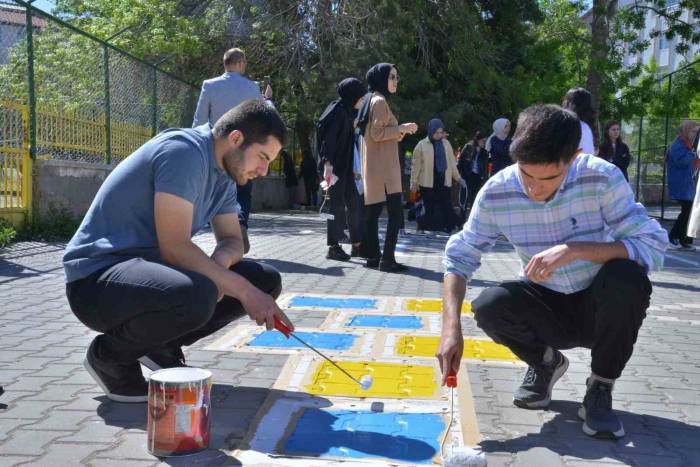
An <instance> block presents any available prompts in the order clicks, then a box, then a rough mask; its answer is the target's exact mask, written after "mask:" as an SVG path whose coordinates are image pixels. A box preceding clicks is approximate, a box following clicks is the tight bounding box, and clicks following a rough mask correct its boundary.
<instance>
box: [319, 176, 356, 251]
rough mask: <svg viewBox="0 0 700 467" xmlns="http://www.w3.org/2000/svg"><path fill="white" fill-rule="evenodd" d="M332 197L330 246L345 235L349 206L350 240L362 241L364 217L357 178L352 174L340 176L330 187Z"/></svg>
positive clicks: (328, 240) (327, 240)
mask: <svg viewBox="0 0 700 467" xmlns="http://www.w3.org/2000/svg"><path fill="white" fill-rule="evenodd" d="M329 190H330V192H329V196H330V197H331V199H330V203H331V214H333V220H328V221H327V224H328V225H327V231H328V233H327V236H326V243H327V245H328V246H334V245H337V244H338V241H339V240H340V238H341V237H342V236H343V227H344V224H345V222H343V220H344V219H345V218H346V217H345V208H346V207H347V225H348V229H349V230H350V242H351V243H360V242H361V241H362V219H361V211H360V194H359V193H358V192H357V187H356V186H355V180H354V179H353V176H352V174H347V175H344V176H343V177H342V178H339V179H338V181H336V182H335V184H334V185H333V186H331V187H330V188H329Z"/></svg>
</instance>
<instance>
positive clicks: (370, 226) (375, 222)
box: [362, 193, 403, 261]
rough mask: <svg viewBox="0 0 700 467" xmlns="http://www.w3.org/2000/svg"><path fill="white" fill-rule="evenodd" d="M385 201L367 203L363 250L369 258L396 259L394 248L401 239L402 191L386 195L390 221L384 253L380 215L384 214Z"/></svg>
mask: <svg viewBox="0 0 700 467" xmlns="http://www.w3.org/2000/svg"><path fill="white" fill-rule="evenodd" d="M383 208H384V203H375V204H367V205H365V232H364V235H363V236H362V250H363V253H364V255H365V256H367V258H379V257H381V258H382V260H384V261H395V257H394V250H395V249H396V242H397V241H398V239H399V229H400V228H401V217H402V216H403V209H401V193H392V194H390V195H386V209H387V213H388V215H389V222H388V224H387V226H386V236H385V237H384V253H383V254H382V252H381V251H380V250H379V216H380V215H381V214H382V209H383Z"/></svg>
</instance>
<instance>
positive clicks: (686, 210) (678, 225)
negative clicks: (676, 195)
mask: <svg viewBox="0 0 700 467" xmlns="http://www.w3.org/2000/svg"><path fill="white" fill-rule="evenodd" d="M676 201H678V203H679V204H680V205H681V213H680V214H679V215H678V218H677V219H676V222H674V223H673V227H672V228H671V232H669V234H668V238H669V240H678V241H679V242H680V243H681V245H692V244H693V239H692V238H690V237H688V235H687V233H688V220H689V219H690V211H692V209H693V202H692V201H687V200H676Z"/></svg>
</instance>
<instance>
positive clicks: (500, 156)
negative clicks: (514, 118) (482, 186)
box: [486, 118, 513, 176]
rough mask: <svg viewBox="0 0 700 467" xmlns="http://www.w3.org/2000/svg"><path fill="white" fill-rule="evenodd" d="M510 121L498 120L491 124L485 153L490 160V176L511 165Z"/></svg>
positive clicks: (505, 119)
mask: <svg viewBox="0 0 700 467" xmlns="http://www.w3.org/2000/svg"><path fill="white" fill-rule="evenodd" d="M509 134H510V121H508V119H507V118H499V119H497V120H496V121H495V122H493V133H491V136H489V139H487V140H486V151H487V152H488V153H489V156H490V159H491V176H493V175H495V174H497V173H498V172H499V171H501V170H503V169H505V168H506V167H508V166H509V165H511V164H512V163H513V159H511V158H510V142H511V139H510V138H509V137H508V135H509Z"/></svg>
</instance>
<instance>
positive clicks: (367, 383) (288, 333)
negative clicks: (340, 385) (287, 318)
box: [275, 316, 372, 391]
mask: <svg viewBox="0 0 700 467" xmlns="http://www.w3.org/2000/svg"><path fill="white" fill-rule="evenodd" d="M275 329H277V330H278V331H279V332H281V333H282V334H284V335H285V337H286V338H287V339H289V338H290V337H293V338H295V339H296V340H298V341H299V342H301V343H302V344H304V345H305V346H306V347H308V348H310V349H311V350H313V351H314V352H316V353H317V354H319V355H320V356H321V357H323V358H325V359H326V360H327V361H328V362H329V363H330V364H331V365H333V366H334V367H336V368H337V369H339V370H340V371H342V372H343V374H345V375H346V376H347V377H348V378H350V379H351V380H353V381H355V382H356V383H357V384H359V385H360V387H361V388H362V389H364V390H365V391H366V390H368V389H369V388H370V387H371V386H372V377H371V376H370V375H364V376H363V377H362V378H361V379H360V380H358V379H357V378H355V377H354V376H353V375H351V374H350V373H348V372H347V371H345V370H344V369H343V368H341V367H340V365H338V364H337V363H335V362H334V361H333V360H331V359H330V358H329V357H326V356H325V355H323V354H322V353H321V352H319V351H318V350H317V349H316V348H314V347H313V346H312V345H311V344H308V343H306V342H304V340H303V339H301V338H300V337H299V336H297V335H295V334H294V333H293V332H292V330H291V329H289V328H288V327H287V325H286V324H284V323H283V322H282V321H281V320H280V319H279V318H278V317H277V316H275Z"/></svg>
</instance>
